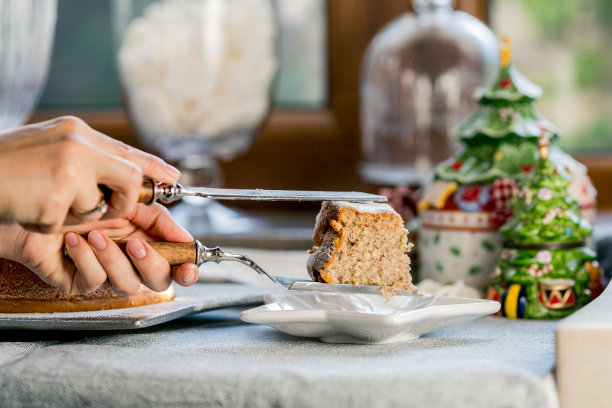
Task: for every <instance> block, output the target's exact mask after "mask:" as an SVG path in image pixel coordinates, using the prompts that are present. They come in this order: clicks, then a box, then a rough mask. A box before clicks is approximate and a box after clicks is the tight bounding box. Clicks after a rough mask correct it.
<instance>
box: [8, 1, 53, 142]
mask: <svg viewBox="0 0 612 408" xmlns="http://www.w3.org/2000/svg"><path fill="white" fill-rule="evenodd" d="M56 17H57V0H2V1H0V30H2V35H0V130H5V129H10V128H13V127H15V126H19V125H22V124H23V123H25V121H26V120H27V119H28V118H29V117H30V115H31V114H32V111H33V110H34V107H35V106H36V103H37V102H38V99H39V98H40V95H41V93H42V90H43V89H44V87H45V83H46V81H47V74H48V72H49V62H50V60H51V51H52V49H53V39H54V35H55V22H56Z"/></svg>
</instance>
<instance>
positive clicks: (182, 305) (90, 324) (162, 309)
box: [0, 283, 279, 330]
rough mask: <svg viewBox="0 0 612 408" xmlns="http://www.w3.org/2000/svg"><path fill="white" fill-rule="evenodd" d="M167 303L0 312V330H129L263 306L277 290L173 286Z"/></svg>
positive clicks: (216, 285) (219, 285) (218, 285)
mask: <svg viewBox="0 0 612 408" xmlns="http://www.w3.org/2000/svg"><path fill="white" fill-rule="evenodd" d="M175 289H176V296H175V298H174V300H173V301H171V302H164V303H158V304H154V305H148V306H139V307H130V308H123V309H112V310H100V311H94V312H70V313H0V329H19V330H23V329H28V330H129V329H141V328H144V327H150V326H154V325H156V324H160V323H164V322H168V321H170V320H174V319H178V318H180V317H183V316H187V315H190V314H193V313H198V312H203V311H207V310H213V309H221V308H224V307H230V306H247V305H254V304H261V303H263V297H264V296H265V295H268V294H270V293H272V292H275V291H278V290H279V289H277V288H275V287H271V286H253V285H244V284H237V283H196V284H195V285H193V286H191V287H189V288H183V287H180V286H175Z"/></svg>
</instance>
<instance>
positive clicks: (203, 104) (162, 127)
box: [113, 0, 278, 185]
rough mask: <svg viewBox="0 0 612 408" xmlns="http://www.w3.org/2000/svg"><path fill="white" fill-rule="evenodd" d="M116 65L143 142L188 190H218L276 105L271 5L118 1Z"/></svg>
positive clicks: (222, 0) (260, 1)
mask: <svg viewBox="0 0 612 408" xmlns="http://www.w3.org/2000/svg"><path fill="white" fill-rule="evenodd" d="M113 17H114V27H115V32H116V36H115V37H116V42H117V63H118V67H119V74H120V77H121V84H122V90H123V92H124V99H125V101H126V105H127V110H128V113H129V117H130V119H131V121H132V123H133V125H134V126H135V128H136V130H137V132H138V134H139V136H140V138H141V139H142V142H143V144H144V145H145V146H147V147H148V148H150V149H151V150H154V151H156V152H157V153H158V154H160V155H161V156H162V157H164V158H165V159H166V160H168V161H171V162H176V163H178V164H179V167H180V168H181V170H183V172H184V175H185V176H187V177H189V176H190V175H191V178H192V180H183V181H184V182H185V183H188V184H197V185H202V184H207V185H220V184H221V183H222V181H221V180H222V178H221V175H220V172H219V167H218V165H217V160H219V159H221V160H229V159H233V158H234V157H235V156H237V155H238V154H240V153H243V152H245V151H246V150H247V149H248V148H249V147H250V145H251V143H252V142H253V139H254V137H255V135H256V134H257V131H258V129H259V127H260V125H261V124H262V122H263V121H264V119H265V117H266V115H267V113H268V111H269V109H270V97H271V93H270V91H271V85H272V83H273V80H274V77H275V74H276V71H277V66H278V59H277V57H276V43H275V41H276V32H277V23H276V17H275V12H274V8H273V5H272V3H271V1H270V0H114V1H113Z"/></svg>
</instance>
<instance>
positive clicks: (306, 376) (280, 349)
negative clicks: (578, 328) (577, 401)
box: [0, 309, 557, 408]
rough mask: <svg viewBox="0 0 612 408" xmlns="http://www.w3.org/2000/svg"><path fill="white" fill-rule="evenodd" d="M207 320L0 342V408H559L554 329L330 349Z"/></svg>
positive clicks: (513, 323)
mask: <svg viewBox="0 0 612 408" xmlns="http://www.w3.org/2000/svg"><path fill="white" fill-rule="evenodd" d="M239 311H240V310H238V309H222V310H218V311H212V312H205V313H200V314H196V315H192V316H190V317H186V318H181V319H179V320H176V321H173V322H169V323H165V324H163V325H159V326H155V327H150V328H145V329H142V330H136V331H107V332H104V331H103V332H100V331H95V332H93V331H92V332H84V331H2V332H0V336H1V337H2V340H1V341H0V390H1V391H0V406H2V407H38V406H40V407H43V406H44V407H55V406H57V407H69V406H79V407H81V406H95V407H104V406H109V407H111V406H112V407H123V406H125V407H127V406H129V407H131V408H134V407H140V406H142V407H144V406H146V407H157V406H159V407H169V406H170V407H172V406H181V407H189V406H198V407H207V406H211V407H212V406H231V407H270V406H274V407H296V406H297V407H322V406H329V407H333V406H343V407H344V406H346V407H349V406H350V407H368V408H371V407H396V406H397V407H400V406H401V407H410V406H415V407H425V406H427V407H487V408H492V407H521V408H524V407H538V408H540V407H554V406H556V405H557V402H556V396H555V393H554V384H553V381H552V379H551V375H550V373H551V371H552V370H553V367H554V365H555V338H554V330H555V326H556V324H557V323H556V322H552V321H520V320H508V319H504V318H497V317H485V318H481V319H477V320H474V321H471V322H468V323H464V324H461V325H457V326H454V327H449V328H446V329H443V330H439V331H437V332H433V333H430V334H428V335H425V336H423V337H422V338H420V339H417V340H413V341H410V342H407V343H401V344H388V345H348V344H347V345H342V344H325V343H321V342H319V341H317V340H311V339H304V338H297V337H292V336H289V335H286V334H283V333H281V332H278V331H276V330H274V329H271V328H269V327H267V326H259V325H251V324H247V323H243V322H242V321H240V320H239V317H238V313H239Z"/></svg>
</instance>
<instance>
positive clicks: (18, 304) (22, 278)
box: [0, 258, 174, 313]
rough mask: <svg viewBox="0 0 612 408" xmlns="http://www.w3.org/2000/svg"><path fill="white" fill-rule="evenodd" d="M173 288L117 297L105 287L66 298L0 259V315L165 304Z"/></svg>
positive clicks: (61, 293) (10, 263) (61, 291)
mask: <svg viewBox="0 0 612 408" xmlns="http://www.w3.org/2000/svg"><path fill="white" fill-rule="evenodd" d="M173 297H174V288H172V287H170V288H168V290H166V291H164V292H159V293H158V292H153V291H151V290H150V289H148V288H146V287H144V286H141V287H140V289H139V290H138V291H137V292H135V293H133V294H129V295H119V294H118V293H116V292H114V291H113V290H112V288H111V287H110V286H109V285H108V283H105V284H104V285H102V286H101V287H100V288H98V289H97V290H95V291H94V292H92V293H90V294H88V295H75V296H69V295H67V294H66V292H64V291H63V290H62V289H60V288H56V287H54V286H51V285H49V284H47V283H44V282H43V281H42V280H40V278H39V277H38V276H37V275H36V274H35V273H33V272H31V271H30V270H29V269H28V268H26V267H25V266H23V265H21V264H19V263H17V262H13V261H10V260H8V259H2V258H0V313H53V312H82V311H91V310H104V309H119V308H123V307H135V306H143V305H148V304H152V303H159V302H167V301H170V300H172V299H173Z"/></svg>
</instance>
